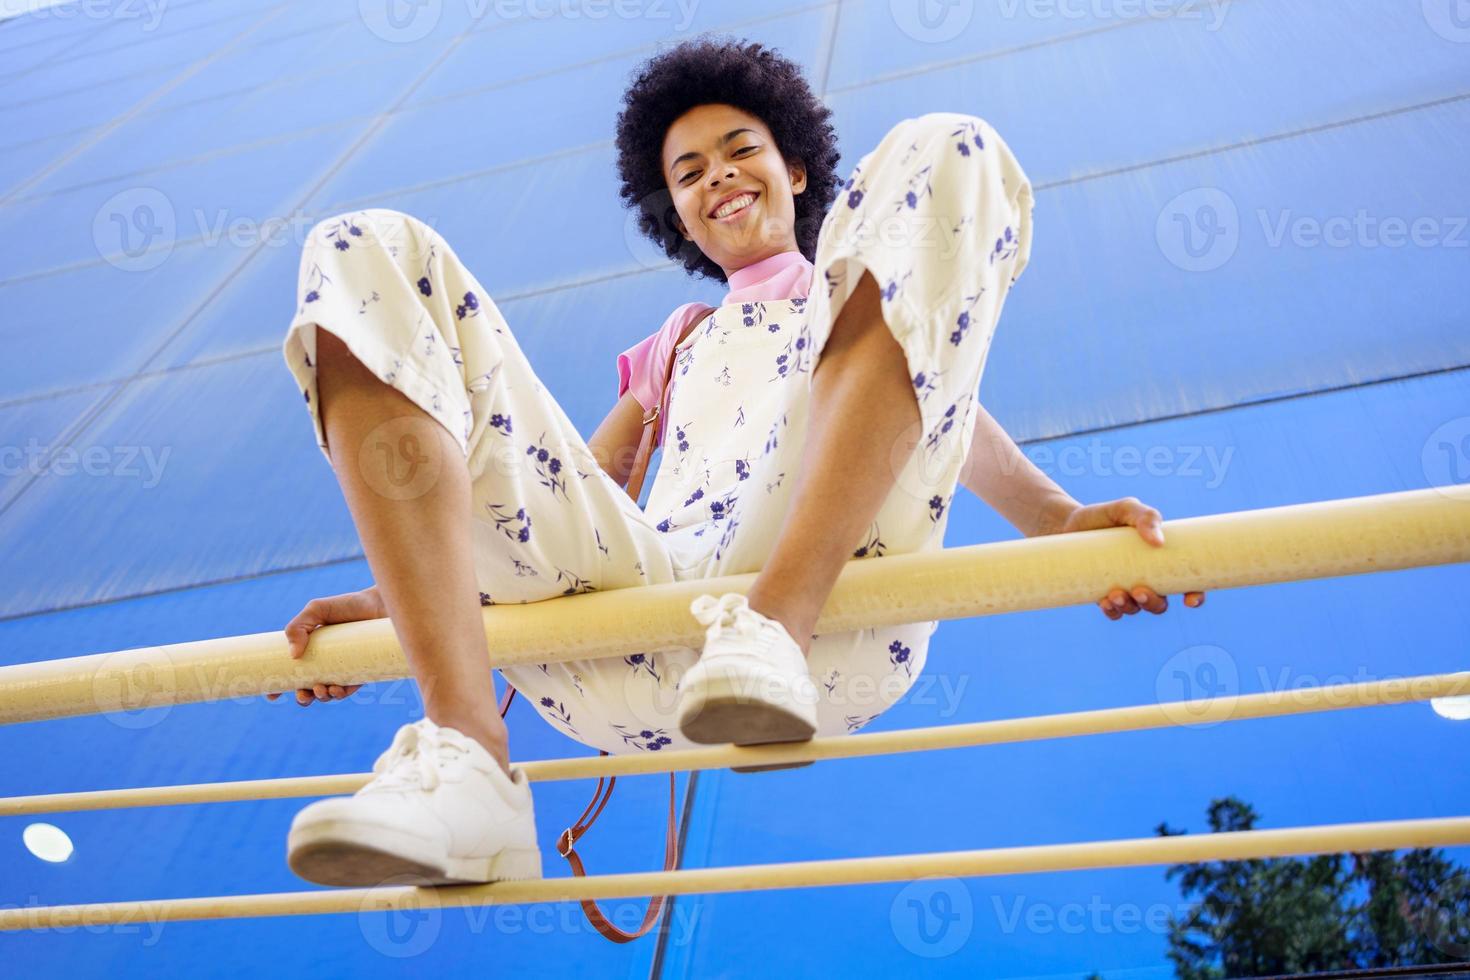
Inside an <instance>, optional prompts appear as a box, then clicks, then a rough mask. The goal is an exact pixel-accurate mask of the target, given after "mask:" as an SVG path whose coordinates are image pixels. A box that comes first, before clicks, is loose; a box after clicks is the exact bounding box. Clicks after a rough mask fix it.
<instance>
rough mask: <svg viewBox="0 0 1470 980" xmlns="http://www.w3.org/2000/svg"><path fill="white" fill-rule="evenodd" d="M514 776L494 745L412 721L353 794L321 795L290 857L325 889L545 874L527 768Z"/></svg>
mask: <svg viewBox="0 0 1470 980" xmlns="http://www.w3.org/2000/svg"><path fill="white" fill-rule="evenodd" d="M512 771H513V773H514V778H512V777H510V776H507V775H506V774H505V770H504V769H502V768H501V767H500V763H498V762H496V761H495V759H494V757H493V756H491V755H490V753H489V752H488V751H486V749H485V747H484V746H482V745H481V744H480V743H479V742H476V741H475V740H474V739H472V738H470V737H468V736H466V735H464V734H463V733H461V732H460V731H459V730H458V729H454V728H443V727H440V726H438V725H436V724H434V722H433V721H431V720H430V719H428V718H421V719H419V720H418V721H416V722H414V723H412V724H409V725H404V726H403V727H402V728H400V729H398V733H397V734H396V735H395V736H394V737H393V744H392V745H390V746H389V747H388V750H387V751H386V752H384V753H383V754H382V755H380V756H379V757H378V759H377V761H376V762H374V763H373V772H374V773H376V775H375V776H374V777H373V778H372V780H370V781H369V782H368V783H367V784H366V785H365V786H363V787H362V788H361V789H359V790H358V791H357V792H356V793H354V794H352V795H351V796H337V797H332V798H331V799H326V800H318V801H317V802H315V803H312V804H311V805H310V806H307V807H306V808H305V809H303V810H302V811H301V812H300V813H298V814H296V819H294V820H292V821H291V832H290V834H289V835H288V836H287V838H286V863H287V864H289V865H290V867H291V870H292V871H294V872H296V873H297V874H298V875H300V876H301V877H302V878H305V879H306V880H307V881H314V882H317V883H318V884H322V885H359V886H362V885H366V886H372V885H377V884H379V883H381V882H383V881H385V880H386V879H388V878H390V877H392V876H394V875H403V874H407V875H413V876H416V877H421V878H424V879H427V881H428V883H429V884H438V885H447V884H456V883H461V882H468V881H473V882H486V881H500V880H503V879H522V878H540V877H541V851H540V848H539V847H538V846H537V844H536V817H535V813H534V811H533V810H532V807H531V787H530V785H529V783H528V782H527V780H526V774H525V771H524V770H522V769H520V768H518V767H512Z"/></svg>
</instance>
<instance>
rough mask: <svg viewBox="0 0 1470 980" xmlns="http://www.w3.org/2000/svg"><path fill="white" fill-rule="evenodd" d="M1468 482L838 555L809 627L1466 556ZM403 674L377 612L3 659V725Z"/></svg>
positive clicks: (595, 636)
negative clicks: (838, 565)
mask: <svg viewBox="0 0 1470 980" xmlns="http://www.w3.org/2000/svg"><path fill="white" fill-rule="evenodd" d="M1467 498H1470V489H1467V488H1464V487H1443V488H1429V489H1425V490H1408V491H1403V492H1400V493H1388V494H1381V495H1377V496H1369V497H1353V498H1348V499H1344V500H1329V501H1323V502H1320V503H1309V504H1294V505H1291V506H1286V507H1273V508H1268V509H1265V510H1255V511H1242V512H1239V513H1234V514H1216V515H1211V516H1206V517H1191V518H1182V519H1179V520H1173V521H1166V522H1165V524H1164V534H1165V538H1166V541H1167V543H1166V545H1165V547H1163V548H1154V547H1151V546H1150V545H1148V544H1147V543H1145V542H1144V541H1143V539H1142V538H1141V537H1139V535H1138V533H1137V532H1136V531H1135V530H1134V529H1132V528H1107V529H1105V530H1099V531H1085V532H1081V533H1076V534H1063V535H1052V536H1047V537H1040V538H1027V539H1024V540H1020V541H1004V542H999V543H994V544H981V545H969V546H966V547H960V548H948V549H943V550H935V551H928V552H919V553H915V554H901V555H886V556H884V557H883V558H879V559H868V560H861V561H852V562H849V563H848V565H847V567H846V568H844V569H843V571H842V574H841V576H840V577H839V579H838V581H837V585H836V587H835V588H834V589H833V592H832V595H831V597H830V598H829V599H828V601H827V604H826V606H824V607H823V610H822V615H821V617H820V618H819V620H818V622H817V627H816V632H817V633H830V632H840V631H846V630H854V629H862V628H866V627H870V626H890V625H898V624H902V623H915V622H923V621H926V620H944V619H961V618H965V617H970V616H988V615H992V614H995V613H1003V612H1015V611H1018V610H1025V609H1045V608H1052V607H1058V606H1070V605H1076V604H1078V603H1084V602H1085V603H1091V602H1094V601H1096V600H1097V598H1098V597H1099V596H1102V595H1103V594H1105V593H1106V592H1107V591H1108V590H1109V589H1111V588H1114V587H1117V586H1125V587H1127V586H1132V585H1133V584H1135V583H1139V582H1144V583H1147V584H1148V585H1150V586H1152V587H1153V588H1154V589H1155V590H1157V591H1158V592H1160V593H1162V594H1175V593H1180V592H1185V591H1190V590H1202V589H1203V590H1212V591H1218V590H1221V589H1231V588H1238V587H1241V586H1247V585H1264V584H1267V583H1271V582H1288V581H1300V580H1303V579H1312V578H1327V577H1331V576H1339V575H1358V574H1363V573H1367V572H1382V571H1389V570H1393V569H1400V568H1411V567H1416V566H1424V565H1441V564H1448V563H1451V562H1462V561H1470V499H1467ZM754 579H755V573H753V572H752V573H747V574H744V575H732V576H726V577H723V578H716V579H695V580H690V581H685V582H677V583H669V584H664V585H653V586H646V587H643V588H638V589H619V590H615V591H608V592H588V593H583V594H581V595H574V596H566V597H561V598H556V599H550V600H547V601H544V602H534V603H526V604H513V605H496V606H489V607H486V608H485V609H484V612H483V615H484V623H485V632H486V634H487V636H488V637H489V644H490V649H491V650H492V651H494V654H493V656H494V659H495V664H496V665H497V666H501V665H511V664H528V663H547V662H553V661H561V660H575V659H583V658H595V657H616V656H622V655H624V654H627V653H632V652H636V651H640V650H657V649H661V648H664V647H678V646H685V647H692V648H695V649H698V646H699V643H700V641H701V637H702V629H701V627H700V625H699V624H698V623H697V622H696V621H695V619H694V617H693V616H691V615H690V614H689V603H690V602H691V601H692V600H693V599H695V598H696V597H697V596H699V595H701V594H703V593H705V592H712V593H716V594H719V593H721V592H726V591H735V592H743V591H745V590H747V589H748V588H749V587H750V584H751V582H752V581H753V580H754ZM408 675H409V669H408V663H407V661H406V660H405V658H404V656H403V651H402V650H401V649H400V648H399V646H398V641H397V636H396V635H395V633H394V631H393V627H392V624H391V623H390V622H389V621H388V620H387V619H380V620H370V621H366V622H359V623H341V624H337V625H333V626H326V627H323V628H321V629H319V630H316V631H315V632H314V633H313V634H312V637H311V642H310V645H309V648H308V650H307V653H306V655H305V656H304V657H302V658H301V659H300V660H291V659H290V658H289V657H288V655H287V643H286V638H285V634H284V633H282V632H281V631H278V630H276V631H271V632H268V633H255V634H251V635H247V636H232V637H221V638H219V639H213V640H199V641H194V642H189V643H176V644H172V645H168V646H154V647H140V648H137V649H132V650H120V651H117V652H114V653H102V654H93V655H90V656H83V657H71V658H65V659H60V660H49V661H42V662H39V663H28V664H18V665H15V666H10V667H3V668H0V724H12V723H15V722H22V721H37V720H41V719H47V718H64V717H69V716H74V715H82V714H100V713H109V712H117V711H130V710H136V709H138V708H144V707H155V706H160V705H166V704H187V703H192V702H198V701H216V700H222V699H225V698H234V697H240V696H244V695H252V694H265V693H268V692H271V691H282V690H292V689H295V688H296V687H300V686H304V685H306V684H309V683H311V682H314V681H317V680H320V679H321V678H323V677H330V678H331V679H332V680H333V681H335V682H337V683H341V684H361V683H368V682H372V681H383V680H390V679H393V678H399V677H406V676H408Z"/></svg>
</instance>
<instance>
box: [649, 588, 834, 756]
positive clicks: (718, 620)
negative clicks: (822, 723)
mask: <svg viewBox="0 0 1470 980" xmlns="http://www.w3.org/2000/svg"><path fill="white" fill-rule="evenodd" d="M689 611H690V612H692V613H693V614H694V617H695V618H696V619H698V620H699V621H700V622H701V623H703V624H704V625H705V626H707V627H709V628H708V629H707V630H706V631H705V641H704V650H703V652H702V653H701V654H700V656H699V661H698V662H697V663H696V664H695V665H694V666H693V667H691V668H690V669H689V671H688V673H686V674H685V675H684V677H683V679H682V680H681V681H680V682H679V706H678V722H679V731H680V732H682V733H683V735H684V737H685V738H687V739H689V740H690V741H691V742H701V743H705V744H717V743H729V742H733V743H734V744H736V745H761V744H765V743H767V742H805V741H807V740H809V739H810V738H811V737H812V736H813V735H815V734H816V732H817V701H818V698H819V695H818V693H817V685H816V683H815V682H814V681H813V680H812V675H811V673H810V672H809V671H808V670H807V664H806V656H805V655H804V654H803V653H802V652H801V647H799V646H797V644H796V641H795V640H793V639H792V638H791V634H790V633H788V632H786V627H784V626H782V625H781V624H780V623H778V622H776V621H775V620H774V619H768V618H767V617H765V616H762V615H761V614H760V613H758V612H756V611H755V610H754V609H751V608H750V603H749V602H747V601H746V598H745V596H744V595H742V594H740V593H738V592H727V593H725V594H724V595H723V596H720V597H719V598H718V599H716V598H715V597H714V596H713V595H702V596H700V597H699V598H698V599H695V600H694V602H693V603H692V604H691V605H690V607H689ZM798 765H810V763H809V762H801V763H794V764H792V763H788V764H784V765H776V766H742V767H732V768H734V769H735V770H736V771H737V772H754V771H757V770H762V769H786V768H794V767H795V766H798Z"/></svg>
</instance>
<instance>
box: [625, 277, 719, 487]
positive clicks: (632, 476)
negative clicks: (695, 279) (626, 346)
mask: <svg viewBox="0 0 1470 980" xmlns="http://www.w3.org/2000/svg"><path fill="white" fill-rule="evenodd" d="M714 309H715V308H714V307H712V306H704V307H702V308H701V309H700V311H699V318H697V319H693V320H691V321H690V323H689V326H688V328H687V329H686V330H685V333H684V336H683V337H680V338H679V340H678V341H677V342H676V343H675V344H674V346H673V348H672V349H671V350H670V351H669V362H668V363H667V364H665V365H664V384H663V388H662V389H660V391H659V395H658V401H656V402H654V403H653V407H652V408H650V409H649V410H648V411H646V412H644V413H643V435H642V437H641V438H640V439H639V440H638V452H637V453H635V454H634V456H633V468H632V469H631V470H629V472H628V481H627V483H626V484H625V485H624V486H625V489H627V491H628V496H630V497H632V498H633V500H634V502H635V503H636V502H637V500H638V497H639V495H640V494H641V493H642V492H643V478H644V476H645V475H646V474H647V472H648V461H649V459H651V458H652V457H653V450H654V447H655V446H657V445H658V443H659V433H660V432H661V431H663V429H664V428H665V426H666V424H667V420H665V419H663V418H660V417H659V416H660V412H661V410H662V409H663V405H664V401H665V400H667V399H668V397H669V387H670V386H671V385H673V383H674V363H675V361H677V360H678V357H679V344H681V343H683V342H684V340H685V338H687V337H688V336H689V334H690V332H692V331H693V329H694V327H696V326H698V325H699V323H700V321H701V320H702V319H703V318H705V317H708V316H709V314H710V313H712V312H714Z"/></svg>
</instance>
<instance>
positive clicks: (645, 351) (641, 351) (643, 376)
mask: <svg viewBox="0 0 1470 980" xmlns="http://www.w3.org/2000/svg"><path fill="white" fill-rule="evenodd" d="M661 332H662V330H661V329H660V330H658V331H655V332H654V333H651V334H649V335H648V336H647V337H644V338H643V339H642V340H640V341H638V343H636V344H634V345H633V346H632V347H629V348H628V349H627V350H625V351H623V352H622V353H621V354H619V355H618V397H619V398H622V397H623V396H624V395H625V394H627V393H628V389H629V388H632V389H633V397H634V398H636V399H638V404H640V405H642V406H643V410H644V411H645V412H646V411H648V407H649V405H651V404H652V403H653V399H654V394H655V393H652V392H650V390H649V386H648V382H649V378H648V374H649V370H650V367H651V365H652V363H653V345H654V344H655V343H657V341H658V335H659V333H661ZM635 379H636V380H637V383H636V384H635V383H634V380H635Z"/></svg>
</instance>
